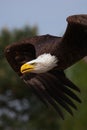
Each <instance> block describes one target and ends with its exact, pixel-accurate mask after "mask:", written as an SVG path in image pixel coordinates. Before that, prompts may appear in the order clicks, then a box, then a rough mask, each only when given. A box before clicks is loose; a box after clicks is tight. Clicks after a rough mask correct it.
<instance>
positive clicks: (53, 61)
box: [26, 53, 58, 73]
mask: <svg viewBox="0 0 87 130" xmlns="http://www.w3.org/2000/svg"><path fill="white" fill-rule="evenodd" d="M57 62H58V59H57V57H56V56H53V55H51V54H50V53H44V54H42V55H40V56H38V57H37V59H35V60H32V61H30V62H27V63H26V64H33V63H34V64H35V67H34V69H33V70H32V71H31V72H32V73H45V72H47V71H49V70H51V69H53V68H54V67H56V66H57Z"/></svg>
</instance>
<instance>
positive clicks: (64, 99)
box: [5, 43, 81, 119]
mask: <svg viewBox="0 0 87 130" xmlns="http://www.w3.org/2000/svg"><path fill="white" fill-rule="evenodd" d="M5 56H6V58H7V60H8V62H9V64H10V65H11V66H12V68H13V69H14V71H15V72H17V74H18V75H19V76H20V77H21V79H22V80H23V81H24V82H25V83H26V84H27V86H29V87H30V88H31V89H32V90H33V91H34V93H35V94H36V95H37V96H38V97H39V98H40V99H41V101H42V102H43V103H44V104H46V105H47V106H48V104H51V105H52V106H53V107H54V108H55V109H56V111H57V112H58V113H59V115H60V116H61V117H62V118H63V119H64V116H63V113H62V111H61V106H62V107H63V108H64V109H65V110H66V111H68V112H69V113H70V114H71V115H73V112H72V109H71V107H72V108H74V109H77V107H76V105H75V104H74V100H76V101H77V102H81V101H80V99H79V98H78V97H77V95H76V94H75V93H74V91H73V90H75V91H78V92H80V90H79V89H78V87H77V86H75V85H74V84H73V83H72V82H71V81H70V80H69V79H67V78H66V76H65V74H64V72H63V71H60V70H57V69H55V70H52V71H49V72H47V73H44V74H38V75H36V74H32V73H30V74H24V75H22V74H21V73H20V66H21V65H22V64H24V63H25V62H27V61H29V60H32V59H34V58H35V48H34V46H33V45H32V44H29V43H19V44H12V45H10V46H8V47H7V48H6V49H5Z"/></svg>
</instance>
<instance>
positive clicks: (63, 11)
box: [0, 0, 87, 35]
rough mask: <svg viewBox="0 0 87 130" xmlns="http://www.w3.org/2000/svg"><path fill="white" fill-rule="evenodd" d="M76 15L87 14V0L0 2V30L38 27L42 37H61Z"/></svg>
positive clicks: (5, 0) (17, 0)
mask: <svg viewBox="0 0 87 130" xmlns="http://www.w3.org/2000/svg"><path fill="white" fill-rule="evenodd" d="M74 14H87V0H0V30H1V29H2V28H3V27H8V28H10V29H14V28H15V27H16V28H22V27H24V25H30V26H34V25H37V26H38V28H39V34H40V35H42V34H52V35H61V34H63V32H64V31H65V29H66V26H67V22H66V17H68V16H70V15H74Z"/></svg>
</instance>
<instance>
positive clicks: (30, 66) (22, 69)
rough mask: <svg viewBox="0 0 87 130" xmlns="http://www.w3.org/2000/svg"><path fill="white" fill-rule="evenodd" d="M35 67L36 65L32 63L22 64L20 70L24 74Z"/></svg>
mask: <svg viewBox="0 0 87 130" xmlns="http://www.w3.org/2000/svg"><path fill="white" fill-rule="evenodd" d="M33 69H34V65H30V64H26V63H25V64H23V65H22V66H21V69H20V71H21V73H22V74H23V73H29V72H31V71H32V70H33Z"/></svg>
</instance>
